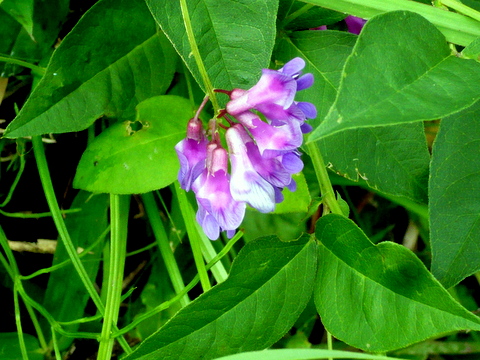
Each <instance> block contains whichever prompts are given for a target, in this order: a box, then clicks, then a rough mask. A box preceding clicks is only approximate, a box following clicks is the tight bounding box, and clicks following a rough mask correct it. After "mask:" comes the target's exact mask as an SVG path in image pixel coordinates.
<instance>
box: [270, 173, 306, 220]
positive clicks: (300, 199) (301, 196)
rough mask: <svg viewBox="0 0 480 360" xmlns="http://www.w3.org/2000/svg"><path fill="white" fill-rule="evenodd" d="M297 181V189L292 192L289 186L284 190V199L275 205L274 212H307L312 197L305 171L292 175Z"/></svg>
mask: <svg viewBox="0 0 480 360" xmlns="http://www.w3.org/2000/svg"><path fill="white" fill-rule="evenodd" d="M292 179H293V180H294V181H295V182H296V183H297V190H295V191H294V192H291V191H290V190H288V188H285V189H284V190H283V196H284V200H283V201H282V202H281V203H279V204H277V205H276V206H275V211H274V212H273V213H274V214H285V213H295V212H296V213H301V212H305V213H306V212H307V211H308V207H309V205H310V202H311V201H312V199H311V198H310V192H309V191H308V186H307V181H306V180H305V176H304V175H303V173H298V174H295V175H293V176H292Z"/></svg>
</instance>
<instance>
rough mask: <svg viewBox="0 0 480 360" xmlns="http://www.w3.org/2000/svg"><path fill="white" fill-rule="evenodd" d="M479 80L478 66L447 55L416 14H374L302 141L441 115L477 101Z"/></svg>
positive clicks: (430, 27)
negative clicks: (325, 108)
mask: <svg viewBox="0 0 480 360" xmlns="http://www.w3.org/2000/svg"><path fill="white" fill-rule="evenodd" d="M479 82H480V63H478V62H476V61H474V60H470V59H461V58H458V57H457V56H455V55H453V54H451V50H450V48H449V47H448V44H447V43H446V41H445V38H444V36H443V35H442V34H441V33H440V32H439V31H438V30H437V29H436V28H435V26H433V25H432V24H431V23H429V22H428V21H427V20H425V19H424V18H423V17H421V16H420V15H417V14H415V13H410V12H406V11H395V12H391V13H386V14H382V15H378V16H376V17H374V18H372V19H371V20H369V21H368V22H367V24H366V25H365V27H364V28H363V31H362V33H361V34H360V36H359V37H358V40H357V43H356V45H355V47H354V49H353V52H352V54H351V55H350V57H349V58H348V59H347V62H346V63H345V67H344V69H343V73H342V81H341V84H340V88H339V92H338V95H337V98H336V100H335V103H334V104H333V106H332V107H331V109H330V111H329V113H328V115H327V116H326V118H325V119H324V121H323V122H322V123H321V124H320V126H319V127H318V128H317V129H315V130H314V132H313V133H312V134H311V135H310V137H309V140H308V141H310V142H312V141H316V140H319V139H320V138H322V137H325V136H328V135H332V134H334V133H337V132H339V131H342V130H346V129H352V128H361V127H372V126H382V125H393V124H400V123H405V122H413V121H421V120H431V119H437V118H440V117H444V116H447V115H449V114H452V113H454V112H457V111H459V110H462V109H464V108H466V107H468V106H470V105H472V104H473V103H474V102H475V101H476V100H477V99H478V98H480V87H479V86H477V84H478V83H479ZM453 94H454V95H453Z"/></svg>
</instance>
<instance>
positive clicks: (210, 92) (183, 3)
mask: <svg viewBox="0 0 480 360" xmlns="http://www.w3.org/2000/svg"><path fill="white" fill-rule="evenodd" d="M180 8H181V10H182V17H183V22H184V23H185V30H186V31H187V37H188V42H189V43H190V48H191V50H192V54H193V57H194V58H195V62H196V63H197V67H198V71H199V72H200V76H201V77H202V81H203V84H204V86H205V90H206V91H207V95H208V96H209V97H210V101H211V102H212V105H213V109H214V112H215V114H216V113H218V111H219V110H220V107H219V105H218V101H217V98H216V94H215V92H214V91H213V86H212V82H211V81H210V78H209V76H208V73H207V70H206V69H205V65H204V63H203V60H202V56H201V55H200V51H199V50H198V46H197V41H196V40H195V34H194V32H193V27H192V22H191V21H190V14H189V13H188V7H187V1H186V0H180Z"/></svg>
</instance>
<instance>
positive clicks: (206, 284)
mask: <svg viewBox="0 0 480 360" xmlns="http://www.w3.org/2000/svg"><path fill="white" fill-rule="evenodd" d="M173 187H174V188H175V193H176V195H177V199H178V204H179V205H180V211H181V212H182V216H183V219H184V221H185V227H186V228H187V234H188V239H189V240H190V245H191V247H192V252H193V258H194V260H195V265H196V267H197V271H198V276H199V277H200V283H201V284H202V289H203V291H204V292H205V291H208V290H210V288H211V287H212V286H211V284H210V280H209V279H208V274H207V269H206V268H205V262H204V261H203V256H202V245H201V243H202V240H201V238H200V236H201V235H200V234H201V233H200V232H199V230H198V228H197V227H196V225H195V224H196V223H197V222H196V220H195V216H194V212H193V209H192V206H191V205H190V203H189V202H188V199H187V194H186V192H185V190H183V189H181V188H180V184H179V183H178V182H175V183H174V184H173Z"/></svg>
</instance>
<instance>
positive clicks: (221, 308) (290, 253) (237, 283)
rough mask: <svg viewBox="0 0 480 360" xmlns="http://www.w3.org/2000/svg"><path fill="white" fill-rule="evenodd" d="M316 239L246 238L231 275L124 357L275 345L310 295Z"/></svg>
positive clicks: (205, 354)
mask: <svg viewBox="0 0 480 360" xmlns="http://www.w3.org/2000/svg"><path fill="white" fill-rule="evenodd" d="M315 268H316V245H315V242H312V241H311V240H310V237H309V236H303V237H302V238H300V239H299V240H297V241H292V242H281V241H279V240H278V239H277V238H275V237H273V236H272V237H265V238H260V239H257V240H255V241H253V242H250V243H248V244H247V245H246V246H245V247H244V248H243V249H242V251H241V252H240V253H239V255H238V256H237V257H236V259H235V261H234V263H233V265H232V270H231V273H230V276H229V278H228V279H227V280H226V281H225V282H223V283H221V284H219V285H217V286H215V287H214V288H212V289H211V290H210V291H208V292H206V293H205V294H203V295H202V296H200V297H199V298H197V299H196V300H195V301H193V302H192V303H190V304H189V305H188V306H186V307H185V308H183V309H182V310H180V311H179V312H178V313H177V315H176V316H175V317H174V318H172V319H171V320H170V321H169V322H168V323H167V324H166V325H165V326H164V327H163V328H161V329H160V330H159V331H158V332H157V333H155V334H154V335H152V336H151V337H149V338H148V339H146V340H145V341H144V342H143V343H142V344H141V345H140V346H139V347H138V349H137V350H136V351H134V352H133V353H132V354H131V355H129V356H127V357H126V358H125V359H128V360H133V359H166V358H168V359H172V360H173V359H191V360H194V359H212V358H215V357H218V356H223V355H228V354H234V353H238V352H242V351H249V350H259V349H264V348H266V347H269V346H271V345H272V344H273V343H275V342H276V341H277V340H278V339H279V338H280V337H281V336H282V335H284V334H285V332H287V331H288V330H289V329H290V327H291V326H292V325H293V324H294V322H295V320H296V319H297V318H298V316H299V315H300V313H301V312H302V310H303V309H304V307H305V306H306V304H307V302H308V301H309V300H310V298H311V295H312V288H313V280H314V276H315Z"/></svg>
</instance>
